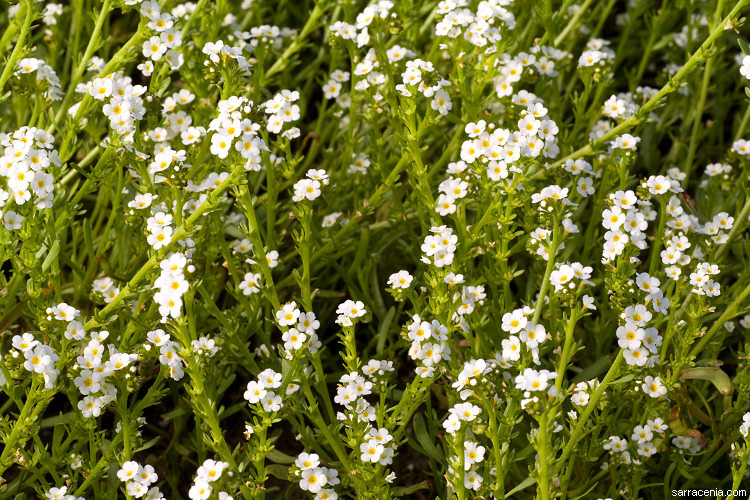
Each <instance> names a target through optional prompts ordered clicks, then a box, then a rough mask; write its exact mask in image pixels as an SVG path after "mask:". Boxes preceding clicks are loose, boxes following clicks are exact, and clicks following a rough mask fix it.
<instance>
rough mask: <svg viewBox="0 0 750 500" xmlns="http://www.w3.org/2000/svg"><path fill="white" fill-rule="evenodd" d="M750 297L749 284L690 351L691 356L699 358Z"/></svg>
mask: <svg viewBox="0 0 750 500" xmlns="http://www.w3.org/2000/svg"><path fill="white" fill-rule="evenodd" d="M748 295H750V283H748V284H747V285H746V286H745V288H744V289H743V290H742V292H740V294H739V295H738V296H737V297H736V298H735V299H734V301H733V302H732V303H731V304H730V305H729V307H727V310H726V311H724V313H723V314H722V315H721V316H719V319H717V320H716V321H714V323H713V326H712V327H711V328H710V329H709V330H708V332H706V334H705V335H704V336H703V337H701V339H700V341H698V343H697V344H696V345H695V346H694V347H693V348H692V349H691V350H690V356H697V355H698V353H700V351H701V349H703V348H704V347H706V344H708V343H709V342H710V341H711V338H712V337H713V336H714V335H716V333H717V332H718V331H719V330H721V329H722V328H724V323H726V322H727V321H729V320H730V319H732V318H734V317H735V316H736V315H737V311H738V309H739V308H740V306H743V305H744V302H745V299H746V298H747V297H748Z"/></svg>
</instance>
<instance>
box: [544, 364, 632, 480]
mask: <svg viewBox="0 0 750 500" xmlns="http://www.w3.org/2000/svg"><path fill="white" fill-rule="evenodd" d="M622 352H623V351H622V349H621V350H620V352H618V353H617V357H616V358H615V361H614V362H613V363H612V366H610V367H609V371H607V374H606V375H605V376H604V380H602V383H601V384H599V385H598V386H597V387H596V389H595V390H594V393H593V394H592V395H591V399H590V400H589V404H588V405H586V409H585V410H584V411H583V413H582V414H581V415H580V416H579V417H578V421H577V422H576V425H575V427H573V430H572V431H571V433H570V438H569V439H568V442H567V444H566V445H565V447H564V448H563V450H562V454H561V455H560V458H559V459H558V460H557V462H556V465H555V469H554V471H553V473H552V477H557V476H559V475H560V471H561V470H562V468H563V467H564V466H566V465H567V460H568V458H569V457H570V455H571V453H573V451H574V450H575V448H576V446H578V444H579V442H580V441H581V438H582V437H583V434H584V433H585V432H586V423H587V422H588V419H589V417H591V414H592V413H593V412H594V409H595V408H596V406H597V405H598V404H599V400H600V399H601V397H602V395H603V394H604V390H605V389H606V388H607V387H609V384H610V382H612V379H614V378H615V377H616V376H617V375H618V374H619V372H620V366H621V365H622V362H623V361H624V360H625V358H624V357H623V354H622Z"/></svg>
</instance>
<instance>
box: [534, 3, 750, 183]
mask: <svg viewBox="0 0 750 500" xmlns="http://www.w3.org/2000/svg"><path fill="white" fill-rule="evenodd" d="M749 1H750V0H740V1H738V2H737V3H736V4H735V5H734V8H733V9H732V11H731V12H730V13H729V15H727V16H726V17H725V18H724V19H723V20H722V22H721V23H720V24H719V25H718V26H717V27H716V28H715V29H714V30H713V31H712V32H711V34H710V35H709V36H708V38H706V40H705V41H704V42H703V44H702V45H701V46H700V47H699V48H698V50H696V51H695V52H694V53H693V55H692V56H691V57H690V59H688V61H687V62H686V63H685V65H684V66H683V67H682V68H681V69H680V70H679V71H678V72H677V73H676V74H675V75H674V76H673V77H672V78H670V80H669V82H668V83H667V84H666V85H664V86H663V87H662V88H661V90H659V92H657V93H656V95H654V96H653V97H652V98H651V99H649V100H648V101H646V103H644V104H643V106H641V107H640V108H639V109H638V111H637V112H636V113H634V114H633V115H632V116H630V117H629V118H627V119H626V120H624V121H623V122H622V123H620V124H619V125H618V126H616V127H614V128H613V129H612V130H610V131H609V132H607V133H606V134H604V135H603V136H601V137H600V138H599V139H597V140H595V141H592V142H591V143H589V144H587V145H586V146H584V147H582V148H580V149H578V150H576V151H574V152H572V153H570V154H569V155H567V156H565V157H563V158H561V159H560V160H558V161H556V162H554V163H553V164H552V165H551V166H550V169H553V168H556V167H560V166H561V165H563V164H564V163H565V162H566V161H567V160H569V159H576V158H580V157H582V156H586V155H589V154H592V153H593V152H594V151H595V150H597V149H598V148H599V147H601V146H602V145H603V144H605V143H606V142H607V141H609V140H610V139H612V138H614V137H616V136H618V135H620V134H622V133H624V132H626V131H628V130H630V129H631V128H633V127H634V126H635V125H637V124H638V123H640V122H641V121H642V120H643V119H644V118H645V117H646V116H647V115H648V114H649V113H650V112H651V111H652V110H653V109H655V108H656V107H657V106H658V105H659V102H660V101H661V99H662V98H663V97H665V96H666V95H668V94H671V93H672V92H674V91H675V90H677V88H678V87H679V83H680V82H681V81H682V80H683V79H684V78H685V76H686V75H687V74H688V73H690V71H692V69H693V67H694V66H695V65H696V64H698V63H699V62H701V61H705V60H706V58H707V57H706V52H707V51H708V49H709V46H710V45H711V44H712V43H714V41H716V39H717V38H719V37H720V36H721V34H722V33H723V32H724V27H725V26H726V25H727V23H728V22H729V21H731V20H732V19H733V18H734V17H735V16H737V14H739V12H740V11H741V10H742V8H743V7H744V6H745V5H746V4H747V3H748V2H749ZM547 170H548V169H545V170H543V171H538V172H536V174H535V175H534V178H538V177H542V176H543V175H544V172H545V171H547Z"/></svg>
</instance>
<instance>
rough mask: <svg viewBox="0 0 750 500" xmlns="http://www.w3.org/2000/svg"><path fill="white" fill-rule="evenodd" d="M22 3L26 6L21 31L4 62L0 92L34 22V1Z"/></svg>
mask: <svg viewBox="0 0 750 500" xmlns="http://www.w3.org/2000/svg"><path fill="white" fill-rule="evenodd" d="M24 5H25V6H26V17H25V18H24V21H23V25H22V26H21V33H20V34H19V35H18V40H17V41H16V46H15V47H14V48H13V52H11V54H10V58H9V59H8V61H7V63H6V64H5V69H4V70H3V73H2V74H1V75H0V94H2V93H3V89H4V88H5V84H6V83H7V82H8V80H9V79H10V77H11V75H12V74H13V71H14V70H15V69H16V64H17V63H18V60H19V59H21V57H22V56H23V52H24V44H25V43H26V37H27V36H28V35H29V31H31V23H32V22H34V14H35V11H34V3H33V2H32V0H24Z"/></svg>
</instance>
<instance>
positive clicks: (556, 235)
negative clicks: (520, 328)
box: [532, 217, 562, 324]
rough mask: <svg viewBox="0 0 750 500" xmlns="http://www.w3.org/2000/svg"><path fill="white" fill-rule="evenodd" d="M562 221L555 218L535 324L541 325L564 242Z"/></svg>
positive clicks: (537, 300) (536, 307) (536, 306)
mask: <svg viewBox="0 0 750 500" xmlns="http://www.w3.org/2000/svg"><path fill="white" fill-rule="evenodd" d="M559 222H560V221H559V220H558V218H557V217H555V222H554V224H553V228H552V234H553V236H552V243H551V244H550V249H549V257H548V258H547V266H546V267H545V269H544V278H542V286H541V287H540V289H539V296H538V297H537V298H536V303H535V304H534V316H533V319H532V321H533V322H534V324H536V323H539V318H540V317H541V315H542V305H544V297H545V296H546V295H547V290H548V289H549V277H550V275H551V274H552V270H553V269H554V268H555V255H556V254H557V247H559V246H560V241H561V240H562V228H561V227H560V223H559Z"/></svg>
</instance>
